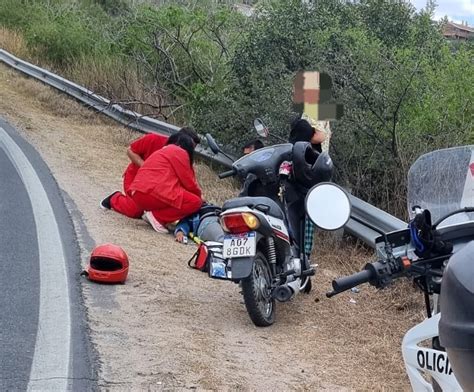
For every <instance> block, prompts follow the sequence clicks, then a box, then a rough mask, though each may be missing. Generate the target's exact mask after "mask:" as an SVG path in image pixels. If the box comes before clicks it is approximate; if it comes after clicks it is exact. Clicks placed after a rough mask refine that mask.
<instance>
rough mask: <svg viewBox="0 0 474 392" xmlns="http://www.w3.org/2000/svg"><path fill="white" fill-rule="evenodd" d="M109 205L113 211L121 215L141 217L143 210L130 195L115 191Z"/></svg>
mask: <svg viewBox="0 0 474 392" xmlns="http://www.w3.org/2000/svg"><path fill="white" fill-rule="evenodd" d="M110 206H111V207H112V209H113V210H114V211H117V212H119V213H121V214H122V215H125V216H128V217H129V218H135V219H138V218H141V217H142V215H143V213H144V212H145V211H144V210H143V209H142V208H141V207H139V206H138V205H137V203H135V201H134V200H133V198H132V197H131V196H129V195H128V194H127V195H123V194H122V193H120V192H117V193H116V194H115V195H113V196H112V198H111V199H110Z"/></svg>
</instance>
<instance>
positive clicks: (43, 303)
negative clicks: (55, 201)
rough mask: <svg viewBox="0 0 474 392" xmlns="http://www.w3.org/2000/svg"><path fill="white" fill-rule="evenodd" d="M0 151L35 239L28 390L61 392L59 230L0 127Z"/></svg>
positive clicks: (64, 318)
mask: <svg viewBox="0 0 474 392" xmlns="http://www.w3.org/2000/svg"><path fill="white" fill-rule="evenodd" d="M0 148H2V149H3V150H4V151H5V153H6V154H7V156H9V158H10V160H11V162H12V163H13V165H14V166H15V167H16V170H17V172H18V174H19V176H20V177H21V179H22V181H23V183H24V185H25V187H26V190H27V191H28V196H29V198H30V201H31V204H32V207H33V214H34V218H35V223H36V231H37V236H38V247H39V263H40V307H39V323H38V333H37V336H36V344H35V353H34V357H33V364H32V368H31V373H30V380H29V383H28V390H29V391H65V390H67V389H69V388H68V385H69V384H68V383H69V380H68V376H69V354H70V345H71V318H70V308H69V287H68V281H67V273H66V259H65V256H64V251H63V246H62V242H61V237H60V234H59V228H58V225H57V222H56V219H55V217H54V213H53V208H52V207H51V204H50V202H49V199H48V196H47V194H46V191H45V189H44V188H43V185H42V184H41V181H40V179H39V178H38V175H37V174H36V171H35V169H34V168H33V166H32V165H31V163H30V162H29V160H28V158H27V157H26V156H25V154H23V152H22V151H21V149H20V147H18V145H17V144H16V143H15V141H14V140H13V139H12V138H11V137H10V136H9V135H8V133H7V132H6V131H5V130H4V129H3V128H1V127H0ZM19 219H20V217H19Z"/></svg>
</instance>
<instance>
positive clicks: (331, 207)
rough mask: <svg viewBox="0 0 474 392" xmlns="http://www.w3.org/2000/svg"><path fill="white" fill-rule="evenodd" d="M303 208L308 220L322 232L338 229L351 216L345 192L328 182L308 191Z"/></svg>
mask: <svg viewBox="0 0 474 392" xmlns="http://www.w3.org/2000/svg"><path fill="white" fill-rule="evenodd" d="M305 208H306V213H307V214H308V216H309V219H311V221H312V222H313V223H314V224H315V225H316V226H318V227H319V228H321V229H323V230H337V229H340V228H341V227H343V226H344V225H345V224H346V223H347V221H348V220H349V218H350V216H351V202H350V200H349V196H348V195H347V193H346V191H345V190H344V189H342V188H341V187H340V186H338V185H336V184H332V183H329V182H324V183H321V184H318V185H316V186H314V187H313V188H311V189H310V190H309V192H308V194H307V195H306V201H305Z"/></svg>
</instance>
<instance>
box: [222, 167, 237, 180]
mask: <svg viewBox="0 0 474 392" xmlns="http://www.w3.org/2000/svg"><path fill="white" fill-rule="evenodd" d="M234 174H235V170H234V169H232V170H228V171H225V172H223V173H219V178H220V179H223V178H227V177H232V176H233V175H234Z"/></svg>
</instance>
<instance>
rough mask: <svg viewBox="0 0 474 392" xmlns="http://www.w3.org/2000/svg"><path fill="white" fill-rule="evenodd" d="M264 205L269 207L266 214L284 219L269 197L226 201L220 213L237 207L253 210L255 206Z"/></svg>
mask: <svg viewBox="0 0 474 392" xmlns="http://www.w3.org/2000/svg"><path fill="white" fill-rule="evenodd" d="M258 205H264V206H267V207H270V210H269V211H268V213H269V214H270V215H271V216H273V217H275V218H278V219H284V215H283V211H282V209H281V208H280V206H279V205H278V204H277V203H276V202H275V201H274V200H272V199H270V198H269V197H263V196H259V197H251V196H246V197H237V198H235V199H230V200H227V201H226V202H225V203H224V205H223V206H222V211H226V210H230V209H231V208H238V207H249V208H255V206H258Z"/></svg>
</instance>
